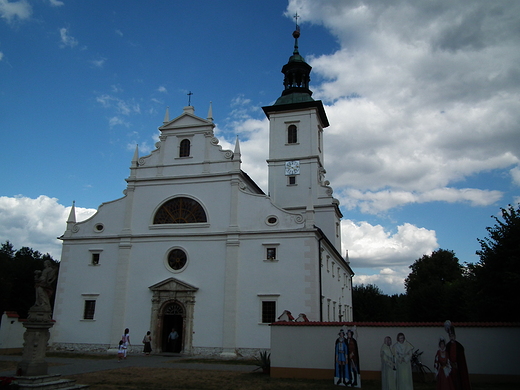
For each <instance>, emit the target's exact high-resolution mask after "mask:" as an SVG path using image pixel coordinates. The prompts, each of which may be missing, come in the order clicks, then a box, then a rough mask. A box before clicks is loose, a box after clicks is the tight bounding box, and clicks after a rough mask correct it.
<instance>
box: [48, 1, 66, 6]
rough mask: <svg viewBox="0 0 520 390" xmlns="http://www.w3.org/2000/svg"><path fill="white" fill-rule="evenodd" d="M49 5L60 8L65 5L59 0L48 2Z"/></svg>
mask: <svg viewBox="0 0 520 390" xmlns="http://www.w3.org/2000/svg"><path fill="white" fill-rule="evenodd" d="M49 3H51V5H52V6H53V7H61V6H62V5H64V4H65V3H64V2H63V1H60V0H49Z"/></svg>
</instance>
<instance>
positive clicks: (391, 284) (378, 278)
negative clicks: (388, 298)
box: [353, 266, 410, 295]
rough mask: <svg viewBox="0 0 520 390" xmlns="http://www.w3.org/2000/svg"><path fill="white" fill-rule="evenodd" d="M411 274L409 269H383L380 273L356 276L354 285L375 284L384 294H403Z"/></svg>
mask: <svg viewBox="0 0 520 390" xmlns="http://www.w3.org/2000/svg"><path fill="white" fill-rule="evenodd" d="M409 273H410V268H409V267H404V266H403V267H393V268H383V269H381V270H380V271H379V273H375V274H371V275H364V274H356V275H354V279H353V282H354V285H360V284H364V285H367V284H374V285H376V286H377V287H379V288H380V289H381V290H382V291H383V293H384V294H388V295H393V294H403V293H404V280H405V279H406V277H407V276H408V274H409Z"/></svg>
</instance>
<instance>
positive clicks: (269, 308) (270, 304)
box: [262, 301, 276, 324]
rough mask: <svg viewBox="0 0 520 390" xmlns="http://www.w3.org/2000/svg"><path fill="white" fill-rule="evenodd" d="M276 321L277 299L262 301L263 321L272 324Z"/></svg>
mask: <svg viewBox="0 0 520 390" xmlns="http://www.w3.org/2000/svg"><path fill="white" fill-rule="evenodd" d="M275 321H276V301H262V322H263V323H264V324H270V323H271V322H275Z"/></svg>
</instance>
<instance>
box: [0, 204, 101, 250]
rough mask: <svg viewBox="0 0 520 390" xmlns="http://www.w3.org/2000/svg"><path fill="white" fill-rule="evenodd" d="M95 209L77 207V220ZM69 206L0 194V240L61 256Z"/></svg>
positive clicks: (85, 216) (80, 219)
mask: <svg viewBox="0 0 520 390" xmlns="http://www.w3.org/2000/svg"><path fill="white" fill-rule="evenodd" d="M95 211H96V210H93V209H85V208H80V207H76V221H77V222H80V221H83V220H85V219H87V218H89V217H90V216H91V215H93V214H94V213H95ZM69 214H70V206H68V207H66V206H63V205H61V204H59V203H58V199H56V198H49V197H47V196H45V195H41V196H39V197H38V198H36V199H32V198H28V197H25V196H21V195H19V196H15V197H7V196H1V197H0V221H2V223H1V224H0V242H1V243H5V242H6V241H10V242H11V243H12V244H13V246H14V247H15V249H20V248H21V247H24V246H26V247H30V248H32V249H34V250H37V251H39V252H41V253H44V254H45V253H49V254H50V255H52V257H53V258H54V259H57V260H59V259H60V256H61V241H60V240H58V239H57V237H59V236H61V235H62V234H63V232H64V231H65V229H66V221H67V218H68V216H69Z"/></svg>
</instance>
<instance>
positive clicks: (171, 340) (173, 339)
mask: <svg viewBox="0 0 520 390" xmlns="http://www.w3.org/2000/svg"><path fill="white" fill-rule="evenodd" d="M178 339H179V334H178V333H177V331H176V330H175V328H172V331H171V332H170V334H169V335H168V346H169V349H170V351H171V352H175V349H176V348H177V340H178Z"/></svg>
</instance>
